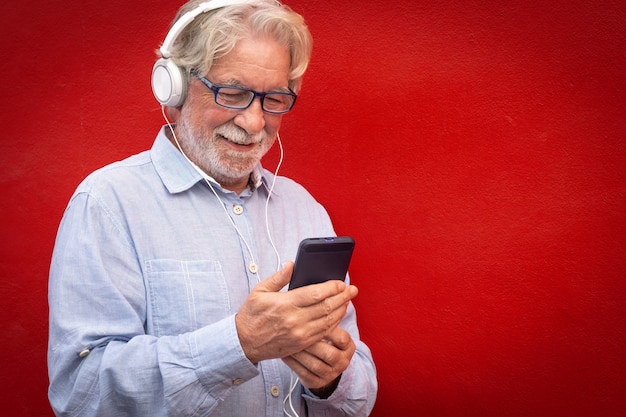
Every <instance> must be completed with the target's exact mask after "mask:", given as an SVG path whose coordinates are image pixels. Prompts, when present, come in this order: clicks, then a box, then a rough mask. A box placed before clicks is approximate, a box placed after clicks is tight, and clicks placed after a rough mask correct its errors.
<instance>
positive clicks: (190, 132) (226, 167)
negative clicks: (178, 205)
mask: <svg viewBox="0 0 626 417" xmlns="http://www.w3.org/2000/svg"><path fill="white" fill-rule="evenodd" d="M176 131H177V135H178V140H179V141H180V146H181V147H182V148H183V151H184V152H185V154H186V155H187V157H188V158H189V159H191V161H192V162H193V163H195V164H196V165H198V166H199V167H200V168H201V169H202V170H203V171H204V172H206V173H207V174H208V175H209V176H211V177H213V178H214V179H215V180H216V181H217V182H219V183H220V184H221V185H222V186H228V185H232V184H236V183H238V182H239V181H241V180H242V179H244V178H246V179H247V178H248V177H249V176H250V173H251V172H252V171H253V169H254V168H255V167H256V165H257V164H258V163H259V161H260V160H261V158H262V157H263V156H264V155H265V154H266V153H267V151H268V150H269V149H270V148H271V147H272V145H273V143H274V141H273V140H268V136H267V133H266V132H265V131H262V132H260V133H259V134H256V135H249V134H247V133H246V132H245V131H244V130H243V129H241V128H240V127H238V126H237V125H235V124H234V123H232V122H228V123H226V124H224V125H221V126H218V127H217V128H215V129H214V130H213V133H212V134H210V133H209V132H207V131H206V130H205V129H203V128H202V127H197V126H192V125H191V123H189V117H187V115H186V112H185V111H184V110H183V111H182V112H181V115H180V117H179V119H178V121H177V123H176ZM224 138H228V140H229V141H231V142H234V143H237V144H243V145H245V144H255V145H253V146H254V149H251V150H248V151H237V150H234V149H232V148H229V147H228V144H227V143H224Z"/></svg>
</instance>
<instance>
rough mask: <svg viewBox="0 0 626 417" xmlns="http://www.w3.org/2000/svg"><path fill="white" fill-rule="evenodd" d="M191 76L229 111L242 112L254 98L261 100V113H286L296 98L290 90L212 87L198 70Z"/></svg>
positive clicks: (193, 71)
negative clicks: (266, 90)
mask: <svg viewBox="0 0 626 417" xmlns="http://www.w3.org/2000/svg"><path fill="white" fill-rule="evenodd" d="M191 74H192V75H193V76H194V77H196V78H197V79H199V80H200V81H201V82H202V84H204V85H205V86H206V87H207V88H208V89H209V90H211V91H213V94H214V95H215V103H216V104H219V105H220V106H223V107H227V108H229V109H236V110H243V109H247V108H248V107H250V105H251V104H252V102H253V101H254V99H255V98H256V97H259V98H260V99H261V108H262V109H263V111H266V112H268V113H274V114H282V113H287V112H288V111H289V110H291V108H292V107H293V105H294V104H295V103H296V98H298V96H297V95H296V93H294V92H293V90H292V89H291V88H290V89H289V92H286V91H269V92H266V93H259V92H257V91H254V90H250V89H248V88H241V87H232V86H224V85H214V84H213V83H212V82H211V81H209V80H207V79H206V78H205V77H203V76H202V75H200V73H199V72H198V70H195V69H194V70H191Z"/></svg>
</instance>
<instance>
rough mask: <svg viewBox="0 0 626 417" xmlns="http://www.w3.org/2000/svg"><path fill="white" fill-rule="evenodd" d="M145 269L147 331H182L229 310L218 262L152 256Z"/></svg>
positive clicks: (189, 329)
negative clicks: (154, 257)
mask: <svg viewBox="0 0 626 417" xmlns="http://www.w3.org/2000/svg"><path fill="white" fill-rule="evenodd" d="M146 270H147V279H148V292H147V296H148V323H147V331H148V333H149V334H153V335H155V336H157V337H158V336H167V335H178V334H181V333H186V332H189V331H193V330H197V329H199V328H200V327H203V326H206V325H208V324H210V323H213V322H216V321H218V320H221V319H222V318H224V317H226V316H227V315H229V314H230V313H231V311H230V301H229V297H228V288H227V286H226V280H225V279H224V274H223V272H222V268H221V266H220V264H219V262H217V261H179V260H173V259H154V260H150V261H147V262H146Z"/></svg>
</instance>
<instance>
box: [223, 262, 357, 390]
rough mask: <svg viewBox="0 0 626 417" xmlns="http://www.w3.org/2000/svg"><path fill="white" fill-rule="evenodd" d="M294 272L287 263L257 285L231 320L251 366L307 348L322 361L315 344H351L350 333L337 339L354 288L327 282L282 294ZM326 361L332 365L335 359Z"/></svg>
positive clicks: (321, 353)
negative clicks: (339, 326) (338, 327)
mask: <svg viewBox="0 0 626 417" xmlns="http://www.w3.org/2000/svg"><path fill="white" fill-rule="evenodd" d="M292 272H293V262H287V263H286V264H285V266H284V267H283V269H281V270H280V271H278V272H277V273H275V274H274V275H272V276H271V277H269V278H268V279H266V280H264V281H262V282H261V283H259V284H258V285H257V286H256V287H255V288H254V289H253V290H252V292H251V293H250V295H249V296H248V298H247V299H246V301H245V302H244V304H243V305H242V306H241V309H240V310H239V312H238V313H237V315H236V317H235V324H236V326H237V332H238V335H239V341H240V343H241V346H242V348H243V351H244V353H245V354H246V357H247V358H248V359H249V360H250V361H251V362H253V363H258V362H259V361H262V360H265V359H274V358H285V357H288V356H291V355H294V354H295V353H297V352H302V351H304V350H305V349H307V348H312V349H313V351H314V352H315V353H313V354H312V355H313V356H316V355H318V354H319V355H322V357H326V356H328V352H326V353H324V352H320V349H319V346H318V347H317V348H315V346H317V345H318V344H319V342H320V341H322V339H324V338H326V339H327V340H329V341H331V342H332V343H333V344H334V343H337V344H338V346H343V345H345V344H346V343H348V342H347V340H346V339H349V342H350V343H352V345H353V346H354V343H353V342H352V340H351V339H350V337H349V335H348V336H347V337H345V336H342V337H339V336H337V326H338V325H339V323H340V322H341V320H342V319H343V317H344V316H345V314H346V309H347V308H348V303H349V302H350V300H352V299H353V298H354V297H355V296H356V295H357V292H358V291H357V289H356V287H354V286H352V285H350V286H348V285H346V284H345V283H344V282H342V281H338V280H330V281H327V282H324V283H322V284H315V285H309V286H306V287H302V288H297V289H295V290H292V291H287V292H280V290H281V289H282V288H283V287H284V286H285V285H287V284H288V283H289V280H290V278H291V274H292ZM341 332H344V331H343V330H342V331H341ZM322 343H324V342H322ZM324 344H325V345H326V346H327V347H332V346H331V345H329V344H328V343H324ZM333 350H340V349H338V348H333ZM341 350H342V349H341ZM352 353H354V348H352ZM352 353H350V357H351V356H352ZM331 356H332V355H331ZM326 359H328V360H330V361H331V362H333V363H334V362H335V358H334V357H331V358H326ZM348 361H349V358H348ZM308 362H309V361H307V363H308ZM346 366H347V365H346ZM342 371H343V369H342ZM335 376H337V375H335ZM331 380H332V379H331ZM311 382H313V381H311ZM322 385H324V384H322ZM320 386H321V385H320Z"/></svg>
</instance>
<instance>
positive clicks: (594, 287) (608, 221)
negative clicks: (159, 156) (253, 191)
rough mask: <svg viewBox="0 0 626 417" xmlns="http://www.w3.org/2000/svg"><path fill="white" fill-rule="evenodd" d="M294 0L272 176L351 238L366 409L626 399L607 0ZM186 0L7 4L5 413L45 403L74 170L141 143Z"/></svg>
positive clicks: (623, 237) (622, 162)
mask: <svg viewBox="0 0 626 417" xmlns="http://www.w3.org/2000/svg"><path fill="white" fill-rule="evenodd" d="M287 2H288V4H291V5H292V6H293V7H294V8H295V9H296V10H298V11H301V12H302V13H303V14H304V15H305V16H306V17H307V19H308V21H309V23H310V27H311V29H312V31H313V33H314V36H315V39H316V45H315V52H314V59H313V62H312V64H311V67H310V71H309V73H308V76H307V78H306V79H305V85H304V90H303V92H302V95H301V97H300V99H299V102H298V105H297V106H296V109H295V110H294V112H293V113H292V114H290V115H289V116H287V117H285V119H284V127H283V129H282V132H281V133H282V135H281V136H282V137H283V141H284V142H285V145H286V161H285V163H284V168H283V171H282V173H283V174H285V175H289V176H291V177H294V178H296V179H297V180H299V181H300V182H302V183H303V184H305V185H306V186H307V187H308V188H309V189H310V190H311V191H312V192H313V193H314V194H315V195H316V196H317V197H318V198H319V200H320V201H321V202H323V203H324V204H325V205H326V206H327V208H328V209H329V211H330V213H331V215H332V216H333V217H334V219H335V224H336V228H337V231H338V232H339V233H342V234H352V235H354V236H355V238H356V239H357V242H358V243H357V252H356V254H355V258H354V262H353V264H352V269H351V271H352V276H353V281H354V282H355V283H356V284H357V285H358V286H359V287H360V289H361V293H360V295H359V297H358V299H357V300H356V304H357V308H358V309H359V313H360V326H361V330H362V337H363V339H365V340H366V341H367V342H368V343H369V344H370V346H371V347H372V350H373V353H374V356H375V360H376V362H377V365H378V369H379V380H380V392H379V398H378V402H377V406H376V408H375V411H374V415H375V416H379V417H380V416H391V415H394V416H396V415H398V416H402V415H424V416H441V417H453V416H481V417H490V416H494V417H496V416H557V417H559V416H617V415H625V414H626V377H625V375H626V363H625V359H624V358H625V357H626V355H625V353H626V297H625V296H626V280H625V278H626V168H625V167H626V94H625V93H626V76H625V73H626V48H625V47H626V42H625V40H626V9H625V8H624V7H623V4H622V2H619V1H603V0H588V1H580V0H574V1H571V0H570V1H565V0H554V1H550V2H544V1H536V2H534V3H535V4H530V3H531V2H527V1H521V0H512V1H508V2H501V1H499V0H493V1H487V2H462V1H456V2H455V1H440V2H436V3H437V4H436V5H430V3H431V2H423V3H424V4H417V2H412V1H409V2H391V3H390V2H384V1H379V2H363V1H361V0H343V1H333V2H330V1H319V0H316V1H310V0H309V1H305V0H288V1H287ZM180 3H181V1H165V0H158V1H153V2H150V5H149V6H148V5H147V3H146V2H134V1H126V0H110V1H106V2H101V1H98V2H96V1H93V0H83V1H81V2H66V1H61V0H57V1H47V2H44V1H39V0H27V1H22V2H3V3H2V4H1V5H0V19H1V23H2V24H1V25H0V27H1V29H0V30H2V36H1V37H0V39H1V40H0V42H1V45H0V46H1V47H2V52H3V54H2V59H0V76H1V77H2V83H1V84H0V85H1V87H0V88H1V89H2V90H1V91H2V95H1V97H2V101H3V104H2V111H1V112H0V122H1V126H2V141H3V142H2V145H3V152H1V153H0V161H1V162H0V164H1V165H0V166H1V168H2V172H1V174H2V175H0V191H1V195H2V203H0V222H2V226H1V227H2V235H3V239H1V241H0V245H1V248H2V258H1V259H2V260H1V263H0V277H1V281H0V292H1V294H2V296H1V297H0V299H1V301H0V303H1V309H0V320H1V325H2V332H0V337H1V343H0V348H1V349H2V352H1V354H0V361H1V362H0V369H1V371H0V383H1V384H0V385H1V386H0V396H2V397H3V398H2V401H1V402H0V403H2V404H3V406H2V407H3V409H2V411H0V413H1V414H3V415H9V416H47V415H51V412H50V411H49V407H48V405H47V399H46V389H47V383H48V382H47V374H46V367H45V349H46V342H47V301H46V291H47V288H46V285H47V270H48V264H49V259H50V254H51V251H52V246H53V241H54V236H55V233H56V228H57V225H58V222H59V220H60V218H61V215H62V213H63V209H64V206H65V204H66V202H67V200H68V198H69V197H70V195H71V193H72V191H73V190H74V188H75V187H76V185H77V184H78V182H79V181H80V180H81V179H82V178H83V177H84V176H85V175H86V174H87V173H89V172H91V171H92V170H93V169H95V168H97V167H100V166H102V165H104V164H106V163H108V162H111V161H113V160H116V159H120V158H123V157H125V156H127V155H129V154H131V153H135V152H137V151H140V150H143V149H146V148H147V147H149V146H150V144H151V142H152V139H153V137H154V134H155V133H156V131H157V129H158V128H159V126H160V125H161V123H162V121H161V115H160V112H159V108H158V106H157V105H156V102H155V101H154V100H153V98H152V96H151V92H150V86H149V73H150V69H151V66H152V63H153V60H154V58H153V57H154V55H153V50H154V49H155V48H156V47H157V46H158V44H159V42H160V41H161V40H162V39H163V37H164V35H165V31H166V26H167V24H168V23H169V20H170V18H171V17H172V16H173V14H174V11H175V9H177V7H178V6H179V5H180ZM481 3H482V4H481ZM275 160H276V155H275V154H272V155H271V156H270V157H268V158H267V162H268V165H269V166H270V167H272V166H274V161H275Z"/></svg>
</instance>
